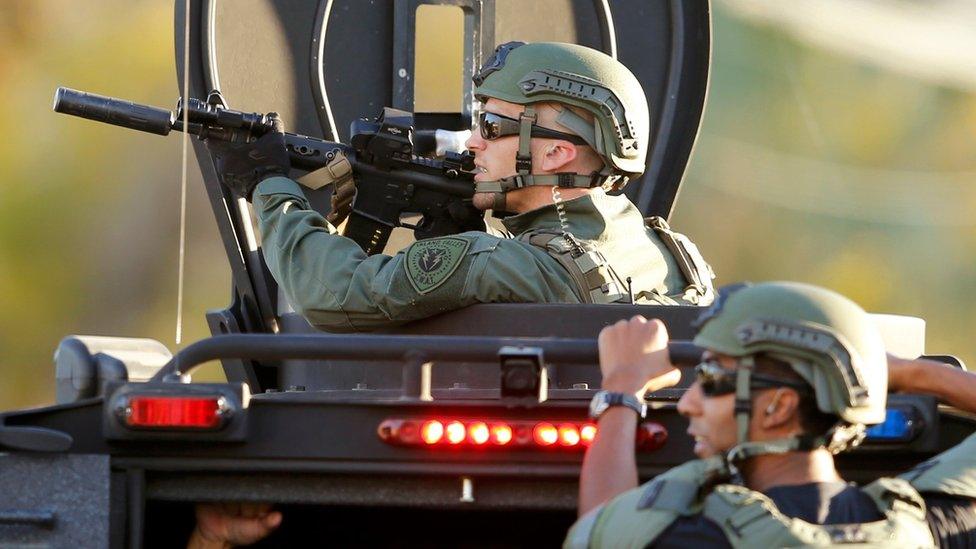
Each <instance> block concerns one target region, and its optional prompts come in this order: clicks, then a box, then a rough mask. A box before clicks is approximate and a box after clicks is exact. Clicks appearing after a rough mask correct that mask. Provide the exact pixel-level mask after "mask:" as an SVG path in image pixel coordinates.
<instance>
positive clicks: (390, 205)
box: [54, 87, 485, 254]
mask: <svg viewBox="0 0 976 549" xmlns="http://www.w3.org/2000/svg"><path fill="white" fill-rule="evenodd" d="M184 107H185V108H186V110H187V112H186V113H185V114H186V116H187V119H188V123H187V127H186V128H184V127H183V118H184V112H183V108H184ZM54 110H55V111H56V112H59V113H64V114H70V115H73V116H79V117H82V118H87V119H89V120H96V121H98V122H104V123H106V124H113V125H116V126H122V127H124V128H131V129H134V130H139V131H144V132H149V133H155V134H158V135H168V134H169V132H170V131H172V130H176V131H185V132H187V133H190V134H193V135H196V136H199V137H200V138H201V139H220V140H225V141H233V142H249V141H254V140H255V139H257V138H258V137H260V136H261V135H263V134H264V133H266V132H268V131H270V130H271V128H272V124H271V120H270V118H269V116H268V115H265V114H259V113H245V112H240V111H235V110H231V109H228V108H226V104H225V103H224V100H223V97H221V95H220V92H217V91H213V92H211V93H210V96H209V97H208V98H207V101H200V100H199V99H193V98H191V99H189V100H187V101H186V102H185V103H184V101H183V100H182V99H181V100H180V101H179V102H178V103H177V106H176V112H175V113H174V112H171V111H168V110H166V109H160V108H157V107H151V106H148V105H139V104H137V103H132V102H129V101H124V100H121V99H115V98H111V97H104V96H101V95H95V94H90V93H85V92H81V91H77V90H72V89H69V88H63V87H61V88H58V90H57V92H56V93H55V95H54ZM351 134H352V138H351V143H352V146H348V145H344V144H342V143H335V142H332V141H325V140H322V139H317V138H314V137H308V136H304V135H296V134H292V133H285V146H286V147H287V149H288V154H289V156H290V157H291V165H292V168H294V169H298V170H302V171H306V172H313V171H315V170H318V169H320V168H323V167H326V166H327V165H329V164H330V162H333V161H334V159H335V158H336V156H337V155H338V154H342V155H345V157H346V159H348V160H349V162H350V164H351V166H352V171H353V177H354V179H355V182H356V189H357V191H356V200H355V202H354V204H353V207H352V212H351V214H350V217H349V220H348V222H347V223H346V227H345V231H344V235H345V236H348V237H349V238H352V239H353V240H355V241H356V242H357V243H358V244H359V245H360V247H362V248H363V250H365V251H366V253H367V254H374V253H378V252H380V251H382V250H383V247H384V246H385V245H386V241H387V239H388V238H389V236H390V232H391V231H392V230H393V228H394V227H407V228H411V229H413V230H414V236H415V237H416V238H417V239H418V240H419V239H423V238H430V237H434V236H443V235H448V234H456V233H460V232H464V231H469V230H484V228H485V225H484V217H483V213H482V212H480V211H478V210H477V209H475V208H474V206H473V205H472V204H471V196H472V195H473V193H474V184H473V175H472V174H471V173H470V170H471V169H472V168H473V167H474V166H473V160H472V158H471V156H470V154H468V153H463V154H458V153H447V155H446V156H445V158H444V159H443V160H437V159H433V158H424V157H421V156H418V155H416V154H415V150H414V128H413V117H412V114H411V113H408V112H404V111H399V110H396V109H390V108H386V109H384V110H383V113H382V114H381V115H380V116H379V117H378V118H377V119H376V120H375V121H368V120H366V119H363V120H357V121H355V122H353V124H352V131H351ZM408 216H413V217H414V218H415V217H417V216H419V217H420V221H419V222H417V223H415V224H409V223H408V222H407V221H406V220H405V218H406V217H408Z"/></svg>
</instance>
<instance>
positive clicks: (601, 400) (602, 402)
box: [590, 391, 610, 419]
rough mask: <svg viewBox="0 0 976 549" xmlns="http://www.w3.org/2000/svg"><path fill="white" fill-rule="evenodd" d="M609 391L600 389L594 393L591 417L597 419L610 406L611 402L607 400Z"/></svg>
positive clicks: (591, 403) (591, 402)
mask: <svg viewBox="0 0 976 549" xmlns="http://www.w3.org/2000/svg"><path fill="white" fill-rule="evenodd" d="M607 396H608V393H607V392H606V391H600V392H598V393H597V394H595V395H593V400H591V401H590V417H591V418H593V419H596V418H598V417H600V414H602V413H603V412H604V411H606V409H607V408H609V407H610V403H609V402H608V401H607Z"/></svg>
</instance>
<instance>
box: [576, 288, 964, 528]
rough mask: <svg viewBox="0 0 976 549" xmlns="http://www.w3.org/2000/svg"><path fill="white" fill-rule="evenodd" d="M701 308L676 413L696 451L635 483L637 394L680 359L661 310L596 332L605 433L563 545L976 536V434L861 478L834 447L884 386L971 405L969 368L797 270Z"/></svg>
mask: <svg viewBox="0 0 976 549" xmlns="http://www.w3.org/2000/svg"><path fill="white" fill-rule="evenodd" d="M698 322H699V324H700V332H699V334H698V336H697V337H696V338H695V343H696V344H697V345H699V346H701V347H703V348H705V349H706V354H705V356H704V359H703V362H702V363H701V364H700V365H699V366H698V367H697V368H696V370H695V372H696V380H695V382H694V383H693V384H692V385H691V387H690V388H689V389H688V390H687V391H686V392H685V394H684V396H682V398H681V400H680V401H679V403H678V411H679V412H680V413H681V414H683V415H685V416H686V417H688V419H689V428H688V434H689V435H690V436H692V437H694V439H695V453H696V455H698V456H699V457H700V458H701V459H698V460H694V461H692V462H689V463H686V464H683V465H680V466H678V467H675V468H673V469H671V470H669V471H667V472H665V473H664V474H662V475H659V476H657V477H656V478H655V479H653V480H652V481H651V482H649V483H647V484H645V485H643V486H640V487H638V486H637V468H636V462H635V459H634V429H635V427H636V425H637V421H638V413H640V410H641V409H642V408H641V406H640V405H639V404H640V403H642V402H643V397H644V394H645V392H646V391H648V390H651V391H653V390H658V389H661V388H664V387H668V386H672V385H674V384H675V383H677V381H678V380H679V378H680V373H679V372H678V371H677V370H675V369H674V367H673V366H672V365H671V364H670V362H669V359H668V354H667V342H668V335H667V331H666V330H665V328H664V325H663V324H662V323H661V322H660V321H657V320H652V321H647V320H645V319H644V318H642V317H635V318H633V319H631V320H630V321H621V322H619V323H617V324H616V325H614V326H611V327H608V328H606V329H605V330H604V331H603V332H602V333H601V334H600V341H599V343H600V367H601V370H602V373H603V389H604V390H605V392H601V393H600V394H598V395H597V396H596V397H595V398H594V405H593V406H592V408H591V410H592V411H593V412H594V413H595V414H596V415H597V416H598V417H599V419H598V421H599V428H598V435H597V439H596V440H595V441H594V444H593V446H592V447H591V448H590V449H589V450H588V452H587V455H586V458H585V460H584V464H583V471H582V475H581V479H580V508H579V512H580V519H579V520H578V521H577V523H576V524H575V525H574V526H573V528H572V529H571V530H570V532H569V534H568V535H567V538H566V540H565V546H566V547H645V546H650V547H787V546H788V547H798V546H827V545H837V544H854V545H857V546H860V547H867V546H871V547H881V546H884V547H933V546H940V547H948V546H952V547H971V546H974V545H976V503H974V501H976V500H974V498H976V435H971V436H970V437H969V438H967V439H966V440H965V441H963V442H962V443H961V444H959V445H958V446H956V447H955V448H953V449H951V450H949V451H947V452H945V453H943V454H941V455H938V456H936V457H934V458H932V459H930V460H929V461H927V462H925V463H923V464H921V465H919V466H918V467H916V468H915V469H913V470H911V471H909V472H907V473H905V474H903V475H900V476H899V477H896V478H882V479H879V480H877V481H875V482H873V483H871V484H869V485H867V486H865V487H858V486H856V485H854V484H849V483H845V482H844V481H843V480H842V479H841V477H840V476H839V475H838V473H837V470H836V469H835V468H834V460H833V454H835V453H837V452H839V451H842V450H844V449H846V448H850V447H853V446H855V445H856V444H857V443H858V442H860V440H861V438H863V434H864V429H865V426H866V425H870V424H876V423H880V422H882V421H883V420H884V417H885V402H886V396H887V392H888V390H889V389H890V390H898V391H907V392H913V393H928V394H934V395H936V396H939V397H940V398H942V399H943V400H944V401H947V402H949V403H951V404H953V405H955V406H957V407H959V408H961V409H963V410H967V411H976V376H974V375H973V374H971V373H967V372H965V371H962V370H959V369H955V368H950V367H947V366H944V365H940V364H938V363H935V362H930V361H924V360H916V361H907V360H900V359H895V358H894V357H886V355H885V351H884V346H883V343H882V340H881V337H880V334H879V333H878V331H877V328H876V327H875V325H874V323H873V321H872V320H871V319H870V317H869V316H868V315H867V314H866V313H865V312H864V311H863V310H862V309H861V308H860V307H858V306H857V305H856V304H854V303H853V302H852V301H850V300H848V299H846V298H844V297H843V296H840V295H838V294H836V293H834V292H831V291H829V290H825V289H823V288H818V287H814V286H810V285H805V284H797V283H763V284H757V285H741V286H739V287H734V288H729V289H727V290H723V291H722V292H720V294H719V296H718V297H717V299H716V300H715V302H714V303H713V304H712V306H711V307H710V308H709V309H708V310H707V311H706V312H704V313H703V314H702V316H701V318H700V319H699V321H698ZM889 364H890V366H889ZM634 411H638V413H634Z"/></svg>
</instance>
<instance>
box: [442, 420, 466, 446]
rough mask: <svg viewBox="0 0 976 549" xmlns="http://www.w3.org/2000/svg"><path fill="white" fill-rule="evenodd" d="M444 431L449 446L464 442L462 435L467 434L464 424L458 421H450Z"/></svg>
mask: <svg viewBox="0 0 976 549" xmlns="http://www.w3.org/2000/svg"><path fill="white" fill-rule="evenodd" d="M444 431H445V433H446V435H447V436H446V438H447V441H448V442H450V443H451V444H461V443H462V442H464V435H465V433H466V432H467V429H465V428H464V424H463V423H461V422H460V421H452V422H450V423H448V424H447V427H445V428H444Z"/></svg>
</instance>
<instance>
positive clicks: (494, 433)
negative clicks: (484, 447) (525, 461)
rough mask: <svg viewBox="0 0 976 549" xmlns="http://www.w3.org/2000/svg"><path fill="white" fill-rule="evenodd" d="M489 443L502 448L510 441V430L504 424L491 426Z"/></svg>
mask: <svg viewBox="0 0 976 549" xmlns="http://www.w3.org/2000/svg"><path fill="white" fill-rule="evenodd" d="M491 441H492V442H494V443H495V444H497V445H499V446H504V445H506V444H508V443H509V442H511V441H512V428H511V427H509V426H508V425H505V424H504V423H499V424H495V425H492V426H491Z"/></svg>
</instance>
